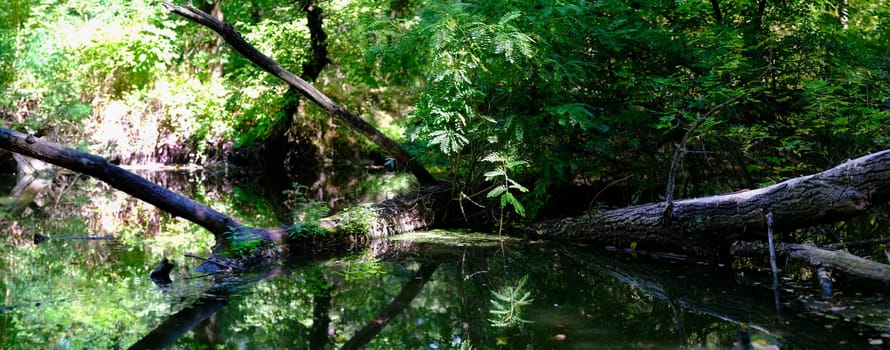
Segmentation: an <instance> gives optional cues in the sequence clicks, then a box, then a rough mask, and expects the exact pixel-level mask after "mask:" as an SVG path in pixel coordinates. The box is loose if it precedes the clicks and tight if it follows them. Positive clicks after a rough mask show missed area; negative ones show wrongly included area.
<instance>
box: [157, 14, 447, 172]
mask: <svg viewBox="0 0 890 350" xmlns="http://www.w3.org/2000/svg"><path fill="white" fill-rule="evenodd" d="M164 8H165V9H167V10H168V11H170V12H173V13H175V14H177V15H180V16H182V17H184V18H186V19H188V20H191V21H193V22H195V23H198V24H201V25H203V26H205V27H207V28H210V29H211V30H213V31H215V32H216V33H218V34H219V35H220V36H222V38H223V39H224V40H225V41H226V42H227V43H228V44H229V45H230V46H232V48H233V49H235V51H237V52H238V53H240V54H241V55H243V56H244V57H245V58H247V59H249V60H250V61H251V62H253V63H254V64H256V65H257V66H259V67H260V68H262V69H263V70H265V71H267V72H269V73H271V74H272V75H274V76H276V77H278V78H279V79H281V80H284V81H285V82H286V83H288V84H290V85H291V86H292V87H294V88H295V89H297V90H298V91H299V92H300V93H301V94H303V96H305V97H306V98H308V99H309V100H310V101H312V102H313V103H315V104H316V105H318V106H319V107H321V108H322V109H324V110H325V111H326V112H328V114H330V115H332V116H334V117H335V118H337V119H338V120H340V121H341V122H342V123H344V124H346V126H347V127H349V128H350V129H351V130H353V131H355V132H358V133H360V134H362V135H363V136H365V137H367V138H368V139H369V140H371V142H374V144H376V145H377V146H379V147H380V148H382V149H383V150H384V151H386V152H388V153H390V154H392V155H393V157H394V158H395V159H396V160H398V161H399V162H401V163H402V164H404V165H405V166H407V168H408V169H410V170H411V172H412V173H413V174H414V176H415V177H417V181H418V182H420V184H421V185H433V184H435V183H436V182H437V180H436V178H435V177H433V175H432V174H430V173H429V171H427V169H426V168H425V167H424V166H423V165H421V164H420V163H419V162H418V161H417V160H416V159H414V158H413V157H411V155H410V154H409V153H408V151H406V150H405V149H404V148H402V146H400V145H399V144H398V143H396V142H395V141H393V140H392V139H390V138H389V137H387V136H386V135H384V134H383V133H381V132H380V131H379V130H377V129H376V128H374V126H372V125H371V124H369V123H368V122H366V121H365V120H364V119H362V118H361V117H359V116H357V115H355V114H352V113H350V112H349V111H347V110H346V109H345V108H343V107H342V106H340V105H339V104H337V103H334V101H332V100H331V99H330V98H329V97H328V96H326V95H325V94H323V93H321V91H318V89H316V88H315V87H314V86H312V84H309V83H308V82H306V81H305V80H303V79H302V78H300V77H298V76H296V75H294V74H293V73H291V72H289V71H287V70H286V69H284V68H282V67H281V65H279V64H278V62H276V61H275V60H273V59H272V58H270V57H269V56H266V55H265V54H263V53H262V52H260V51H259V50H257V49H256V48H254V47H253V46H251V45H250V44H249V43H248V42H247V41H245V40H244V38H242V37H241V34H239V33H238V32H236V31H235V30H234V29H233V28H232V26H231V25H230V24H228V23H226V22H223V21H220V20H218V19H216V18H214V17H212V16H210V15H208V14H207V13H205V12H203V11H201V10H199V9H197V8H195V7H194V6H187V7H182V6H177V5H173V4H171V3H164Z"/></svg>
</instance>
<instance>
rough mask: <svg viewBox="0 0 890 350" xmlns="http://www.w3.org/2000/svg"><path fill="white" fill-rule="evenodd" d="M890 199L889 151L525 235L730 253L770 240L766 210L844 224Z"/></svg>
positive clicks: (792, 225) (782, 218) (792, 223)
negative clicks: (743, 243)
mask: <svg viewBox="0 0 890 350" xmlns="http://www.w3.org/2000/svg"><path fill="white" fill-rule="evenodd" d="M888 200H890V150H885V151H881V152H877V153H873V154H869V155H866V156H863V157H861V158H857V159H853V160H849V161H847V162H845V163H843V164H841V165H838V166H837V167H834V168H832V169H829V170H826V171H823V172H821V173H817V174H813V175H808V176H803V177H798V178H794V179H790V180H787V181H784V182H781V183H778V184H775V185H772V186H769V187H764V188H760V189H756V190H751V191H744V192H737V193H730V194H724V195H718V196H712V197H704V198H694V199H685V200H679V201H675V202H674V203H673V206H672V209H671V210H670V211H669V212H668V213H667V215H665V209H666V204H665V203H651V204H645V205H640V206H634V207H628V208H621V209H614V210H606V211H600V212H592V213H588V214H585V215H582V216H578V217H572V218H564V219H555V220H549V221H543V222H538V223H536V224H534V225H532V226H531V231H530V232H526V235H530V236H533V237H538V238H543V239H550V240H562V241H573V242H595V243H602V244H608V245H614V246H616V247H629V246H637V247H640V248H644V249H649V250H660V251H674V252H685V253H690V254H693V255H708V256H713V255H717V256H728V254H729V253H730V246H731V245H732V243H733V242H736V241H739V240H747V241H760V240H763V239H764V238H765V237H766V231H767V219H766V216H767V213H770V212H771V213H772V214H773V218H774V226H773V228H774V229H776V230H777V231H788V230H794V229H799V228H805V227H811V226H813V225H817V224H820V223H829V222H838V221H843V220H846V219H849V218H851V217H853V216H856V215H859V214H861V213H864V212H865V211H866V210H867V209H869V208H870V207H872V206H874V205H875V204H880V203H885V202H887V201H888ZM666 218H667V219H666Z"/></svg>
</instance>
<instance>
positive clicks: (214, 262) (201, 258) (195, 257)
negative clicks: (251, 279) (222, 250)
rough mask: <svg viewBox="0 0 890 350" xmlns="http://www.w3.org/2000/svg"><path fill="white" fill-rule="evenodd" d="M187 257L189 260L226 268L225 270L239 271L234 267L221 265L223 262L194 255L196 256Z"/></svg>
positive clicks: (189, 255) (188, 255) (187, 255)
mask: <svg viewBox="0 0 890 350" xmlns="http://www.w3.org/2000/svg"><path fill="white" fill-rule="evenodd" d="M185 256H186V257H188V258H194V259H198V260H202V261H206V262H209V263H211V264H214V265H219V266H222V267H225V268H227V269H230V270H237V269H236V268H235V267H234V266H231V265H226V264H223V263H221V262H218V261H215V260H211V259H208V258H205V257H201V256H197V255H194V254H185Z"/></svg>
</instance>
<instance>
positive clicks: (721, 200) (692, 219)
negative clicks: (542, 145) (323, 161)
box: [0, 128, 890, 281]
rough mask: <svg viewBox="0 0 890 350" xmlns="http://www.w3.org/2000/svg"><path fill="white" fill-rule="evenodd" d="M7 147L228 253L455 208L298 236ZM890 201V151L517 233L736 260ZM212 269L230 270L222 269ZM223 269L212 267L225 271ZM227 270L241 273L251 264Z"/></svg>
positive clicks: (335, 224)
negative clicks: (104, 187)
mask: <svg viewBox="0 0 890 350" xmlns="http://www.w3.org/2000/svg"><path fill="white" fill-rule="evenodd" d="M0 148H2V149H6V150H9V151H13V152H16V153H20V154H24V155H27V156H30V157H33V158H36V159H41V160H44V161H46V162H49V163H52V164H56V165H59V166H62V167H65V168H68V169H70V170H73V171H76V172H80V173H83V174H87V175H90V176H93V177H95V178H97V179H99V180H101V181H104V182H106V183H108V184H109V185H111V186H112V187H114V188H116V189H119V190H121V191H124V192H126V193H128V194H130V195H133V196H134V197H137V198H139V199H142V200H144V201H146V202H148V203H150V204H153V205H155V206H157V207H158V208H160V209H162V210H165V211H167V212H169V213H171V214H173V215H176V216H180V217H182V218H185V219H187V220H190V221H192V222H194V223H196V224H199V225H201V226H203V227H205V228H207V229H208V230H209V231H210V232H212V233H213V234H214V235H215V236H216V239H217V244H216V246H215V247H214V253H215V254H216V253H220V252H222V251H224V250H225V249H226V244H227V243H229V240H228V239H225V238H226V237H225V234H226V233H227V232H238V233H239V234H238V235H237V236H236V237H230V238H233V239H241V240H249V239H263V240H266V241H269V242H287V243H288V245H289V246H291V247H299V249H298V251H312V250H317V249H325V250H329V249H332V247H333V249H344V250H351V249H355V248H358V247H361V246H365V245H366V244H367V243H368V242H369V238H374V237H384V236H388V235H391V234H394V233H399V232H405V231H411V230H417V229H421V228H425V227H431V226H435V225H440V224H442V223H443V222H444V219H443V216H444V215H447V213H448V212H449V211H450V210H452V209H454V208H453V207H455V206H457V204H456V202H455V201H453V200H452V199H451V195H450V193H451V192H450V190H449V187H448V186H447V184H438V185H436V186H430V187H424V188H421V189H420V190H418V191H415V192H413V193H411V194H408V195H406V196H401V197H397V198H395V199H391V200H388V201H385V202H383V203H380V204H377V205H375V206H373V207H371V208H368V209H366V210H368V211H369V212H370V214H372V215H373V218H371V222H369V223H366V225H364V226H361V225H359V228H358V229H356V225H355V223H354V222H350V219H349V218H344V217H343V216H339V217H338V216H335V217H332V218H328V219H325V220H322V222H321V223H320V226H321V227H322V228H324V229H325V231H326V233H328V234H323V235H318V234H300V233H299V232H295V231H294V230H293V229H292V228H249V227H245V226H243V225H241V224H239V223H238V222H237V221H235V220H234V219H232V218H230V217H228V216H226V215H224V214H222V213H219V212H217V211H215V210H213V209H212V208H209V207H207V206H204V205H202V204H200V203H197V202H195V201H193V200H191V199H189V198H187V197H185V196H182V195H180V194H177V193H174V192H172V191H170V190H167V189H165V188H163V187H161V186H159V185H157V184H155V183H152V182H150V181H148V180H145V179H144V178H142V177H140V176H138V175H136V174H133V173H131V172H129V171H127V170H124V169H122V168H120V167H118V166H117V165H114V164H111V163H109V162H108V161H107V160H105V159H104V158H102V157H99V156H96V155H92V154H89V153H85V152H80V151H77V150H73V149H69V148H65V147H62V146H60V145H58V144H55V143H51V142H46V141H43V140H40V139H39V138H36V137H33V136H29V135H25V134H22V133H19V132H16V131H13V130H8V129H3V128H0ZM888 196H890V150H888V151H882V152H878V153H874V154H870V155H867V156H864V157H861V158H858V159H854V160H850V161H847V162H846V163H844V164H841V165H839V166H837V167H835V168H833V169H829V170H826V171H824V172H821V173H818V174H814V175H809V176H804V177H799V178H795V179H791V180H788V181H785V182H782V183H779V184H776V185H773V186H769V187H765V188H761V189H758V190H753V191H747V192H740V193H732V194H726V195H721V196H713V197H706V198H696V199H686V200H681V201H676V202H674V206H673V210H672V212H670V219H669V220H665V219H663V215H662V214H663V213H664V207H665V206H664V204H661V203H653V204H648V205H642V206H635V207H630V208H623V209H615V210H609V211H604V212H596V213H590V214H587V215H583V216H579V217H574V218H565V219H557V220H549V221H543V222H539V223H536V224H533V225H532V229H533V230H534V231H532V232H525V231H522V230H516V231H515V232H513V233H525V234H527V235H533V236H535V237H537V238H545V239H550V240H560V241H572V242H590V243H597V244H607V245H614V246H618V247H628V246H634V247H639V248H640V249H650V250H656V251H675V252H686V253H691V254H694V255H721V254H726V255H727V256H728V254H729V253H730V251H729V247H730V246H731V244H732V243H733V242H736V241H739V240H751V241H754V240H762V239H763V238H764V234H763V232H765V231H766V229H767V222H766V219H765V217H766V214H767V213H768V212H771V213H772V214H773V217H774V218H775V227H774V228H775V229H777V230H783V229H784V230H789V229H796V228H803V227H808V226H812V225H815V224H818V223H824V222H832V221H840V220H843V219H846V218H849V217H852V216H854V215H856V214H860V213H862V212H864V211H865V210H866V209H868V208H869V207H870V206H872V204H874V203H881V202H885V201H887V200H888ZM361 220H368V218H367V217H364V218H362V219H361ZM804 251H806V252H809V253H810V254H809V255H808V256H819V257H821V258H820V259H822V260H820V261H821V262H820V264H829V263H830V264H831V265H826V267H834V268H838V269H841V270H843V271H844V272H847V273H851V274H854V275H857V276H861V277H866V278H869V279H875V280H879V281H885V280H886V275H887V273H886V269H883V270H880V271H879V272H877V273H874V272H873V271H872V270H873V269H872V268H871V266H872V265H863V264H862V263H861V261H859V260H856V258H855V257H852V256H846V255H844V256H841V255H838V254H832V256H831V259H828V258H827V257H825V256H823V255H814V253H812V250H804ZM802 256H805V255H802ZM811 262H812V259H811ZM210 265H219V266H223V265H220V264H218V263H211V264H210ZM219 266H216V267H215V268H212V267H211V268H210V269H208V270H205V271H207V272H210V271H213V270H219ZM229 266H236V267H243V264H239V263H236V264H230V265H229ZM881 271H882V272H881ZM882 276H883V277H882Z"/></svg>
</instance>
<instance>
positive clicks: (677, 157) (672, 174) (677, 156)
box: [662, 96, 741, 222]
mask: <svg viewBox="0 0 890 350" xmlns="http://www.w3.org/2000/svg"><path fill="white" fill-rule="evenodd" d="M740 97H741V96H736V97H733V98H730V99H728V100H726V101H723V102H721V103H720V104H718V105H716V106H714V108H711V110H709V111H708V112H707V113H705V114H703V115H700V116H699V117H698V118H697V119H696V120H695V124H692V126H691V127H689V129H688V130H686V133H685V134H683V138H682V139H680V143H678V144H677V145H676V149H675V150H674V156H673V158H672V159H671V169H670V171H669V172H668V181H667V188H666V189H665V194H664V199H665V202H666V203H667V206H665V208H664V212H663V213H662V218H663V221H664V222H667V221H668V220H670V218H671V215H672V214H673V210H674V185H675V183H676V174H677V167H678V165H679V163H680V161H681V160H682V158H683V156H685V155H686V153H687V152H688V150H687V149H686V142H687V141H689V138H690V137H692V133H693V132H694V131H695V129H698V127H700V126H701V125H702V124H704V122H705V121H706V120H708V118H710V117H711V115H713V114H714V113H716V112H717V111H719V110H720V109H722V108H723V107H726V106H727V105H729V104H730V103H732V102H733V101H735V100H738V99H739V98H740Z"/></svg>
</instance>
